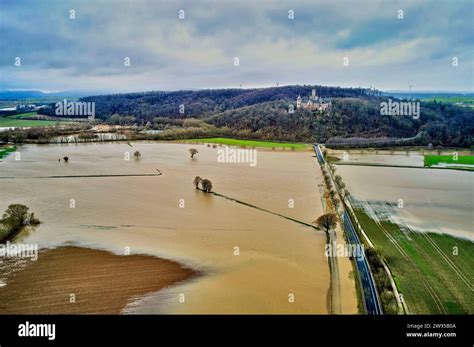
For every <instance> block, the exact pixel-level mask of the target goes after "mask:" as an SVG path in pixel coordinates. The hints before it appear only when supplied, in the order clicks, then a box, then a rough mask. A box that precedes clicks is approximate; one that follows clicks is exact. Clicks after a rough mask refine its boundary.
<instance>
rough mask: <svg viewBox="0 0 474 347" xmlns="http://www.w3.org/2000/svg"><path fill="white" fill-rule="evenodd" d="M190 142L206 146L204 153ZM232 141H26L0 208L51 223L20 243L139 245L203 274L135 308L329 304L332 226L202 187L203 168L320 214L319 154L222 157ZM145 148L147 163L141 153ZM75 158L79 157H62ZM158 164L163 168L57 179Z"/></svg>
mask: <svg viewBox="0 0 474 347" xmlns="http://www.w3.org/2000/svg"><path fill="white" fill-rule="evenodd" d="M190 147H194V148H197V149H198V150H199V154H198V155H197V156H196V158H195V159H190V156H189V153H188V149H189V148H190ZM220 148H221V147H217V148H212V147H211V148H210V147H206V146H205V145H184V144H170V143H152V142H138V143H135V142H134V143H131V144H130V145H129V144H127V143H105V144H103V143H102V144H100V143H91V144H77V145H76V144H69V145H67V144H65V145H45V146H34V145H26V146H22V147H20V148H19V149H18V150H19V153H20V160H16V159H17V157H16V156H15V155H10V156H9V157H7V158H5V159H4V160H3V162H1V163H0V192H1V198H0V211H4V210H5V209H6V207H7V206H8V205H9V204H11V203H22V204H25V205H27V206H29V207H30V209H31V211H33V212H35V214H36V216H37V217H38V218H40V220H41V221H42V224H41V225H40V226H39V227H38V228H36V230H34V231H31V232H25V233H23V234H20V236H19V237H18V238H17V240H16V241H21V242H25V243H37V244H39V245H40V247H42V248H56V247H58V246H64V245H73V246H81V247H89V248H95V249H104V250H108V251H111V252H113V253H116V254H123V253H124V252H126V251H127V250H130V253H131V254H148V255H153V256H158V257H161V258H165V259H170V260H174V261H177V262H179V263H182V264H184V265H185V266H187V267H191V268H194V269H196V270H198V271H199V272H200V274H201V276H199V277H196V278H193V279H192V280H190V281H185V282H183V283H181V284H179V285H177V286H172V287H169V288H167V289H165V290H162V291H160V292H158V293H154V294H152V295H147V296H146V297H143V298H140V299H139V300H136V301H135V302H133V303H132V304H130V305H128V306H127V307H126V308H125V309H124V312H129V313H162V312H163V313H327V293H328V289H329V279H330V276H329V268H328V264H327V259H326V257H325V255H324V244H325V239H326V237H325V234H324V233H323V232H319V231H317V230H314V229H312V228H309V227H306V226H303V225H300V224H297V223H295V222H293V221H289V220H287V219H284V218H282V217H279V216H276V215H273V214H270V213H266V212H263V211H260V210H257V209H254V208H251V207H248V206H244V205H241V204H238V203H236V202H233V201H229V200H226V199H224V198H221V197H218V196H213V195H207V194H204V193H203V192H201V191H197V190H196V189H194V187H193V184H192V182H193V179H194V177H195V176H200V177H203V178H208V179H210V180H211V181H212V183H213V187H214V188H213V190H214V191H216V192H218V193H221V194H224V195H226V196H229V197H232V198H236V199H239V200H242V201H245V202H248V203H251V204H253V205H256V206H259V207H262V208H265V209H268V210H271V211H275V212H278V213H281V214H284V215H287V216H290V217H293V218H296V219H299V220H302V221H305V222H311V221H313V220H315V219H316V218H317V217H318V216H319V215H321V214H322V206H321V198H320V195H319V188H318V184H321V182H322V181H321V173H320V170H319V168H318V167H317V163H316V161H315V158H314V154H313V153H312V152H290V151H288V152H273V151H260V150H259V151H258V156H257V159H258V161H257V165H256V166H255V167H251V166H250V165H249V164H244V163H232V164H231V163H219V162H218V161H217V151H218V150H219V149H220ZM137 150H138V151H140V152H141V159H139V160H135V159H134V158H133V153H134V152H135V151H137ZM127 153H128V154H127ZM127 155H130V157H131V158H130V160H125V159H126V157H127ZM64 156H68V157H69V162H68V163H65V162H64V161H63V160H61V161H58V159H59V158H62V157H64ZM157 169H158V170H159V171H160V172H161V173H162V175H161V176H146V177H139V176H133V177H66V178H47V177H48V176H81V175H94V176H96V175H124V174H153V173H157ZM1 177H11V178H6V179H2V178H1ZM290 199H292V201H291V202H289V201H290ZM291 203H294V206H293V207H291V206H289V205H291ZM72 206H74V207H73V208H71V207H72ZM237 250H238V255H236V251H237ZM40 256H41V255H40ZM7 286H8V283H7ZM291 294H293V295H294V302H289V295H291ZM290 301H291V300H290Z"/></svg>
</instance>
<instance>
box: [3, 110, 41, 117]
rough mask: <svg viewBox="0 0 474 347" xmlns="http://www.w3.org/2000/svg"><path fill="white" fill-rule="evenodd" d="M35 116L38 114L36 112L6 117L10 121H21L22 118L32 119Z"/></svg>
mask: <svg viewBox="0 0 474 347" xmlns="http://www.w3.org/2000/svg"><path fill="white" fill-rule="evenodd" d="M37 114H38V112H36V111H32V112H25V113H19V114H14V115H12V116H8V117H7V118H10V119H22V118H29V117H33V116H36V115H37Z"/></svg>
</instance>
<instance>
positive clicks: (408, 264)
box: [355, 209, 474, 314]
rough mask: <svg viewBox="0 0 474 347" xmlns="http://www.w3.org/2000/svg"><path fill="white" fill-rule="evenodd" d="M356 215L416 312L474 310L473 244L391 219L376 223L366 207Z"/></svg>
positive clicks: (470, 311) (456, 312) (411, 308)
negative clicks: (402, 227) (414, 229)
mask: <svg viewBox="0 0 474 347" xmlns="http://www.w3.org/2000/svg"><path fill="white" fill-rule="evenodd" d="M355 213H356V215H357V218H358V220H359V222H360V223H361V225H362V228H363V229H364V231H365V232H366V234H367V235H368V237H369V238H370V240H371V241H372V242H373V243H374V245H375V247H376V249H377V250H378V251H379V252H380V253H381V254H382V256H383V258H384V259H385V261H386V262H387V265H388V266H389V268H390V270H391V272H392V274H393V276H394V280H395V283H396V284H397V287H398V289H399V291H400V293H401V294H402V295H403V299H404V301H405V303H406V305H407V306H408V310H409V311H410V313H419V314H422V313H429V314H466V313H469V314H473V313H474V301H473V294H472V279H473V278H474V257H472V255H473V254H474V243H473V242H470V241H468V240H464V239H459V238H455V237H452V236H449V235H445V234H437V233H420V232H412V231H409V230H408V231H407V230H404V231H402V230H400V228H399V226H398V225H396V224H393V223H391V222H388V221H382V222H380V223H376V222H375V221H374V220H373V219H371V218H370V217H369V216H368V215H367V214H366V213H365V211H363V210H362V209H356V210H355ZM455 250H457V254H456V251H455Z"/></svg>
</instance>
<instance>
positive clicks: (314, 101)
mask: <svg viewBox="0 0 474 347" xmlns="http://www.w3.org/2000/svg"><path fill="white" fill-rule="evenodd" d="M331 106H332V102H331V99H323V98H321V97H319V96H318V95H317V94H316V88H314V89H313V90H312V91H311V95H310V96H309V97H308V99H307V100H303V99H302V98H301V96H299V95H298V97H297V98H296V108H297V109H298V108H303V109H306V110H315V111H327V110H329V109H330V108H331Z"/></svg>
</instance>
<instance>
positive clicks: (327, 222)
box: [316, 213, 337, 232]
mask: <svg viewBox="0 0 474 347" xmlns="http://www.w3.org/2000/svg"><path fill="white" fill-rule="evenodd" d="M316 224H318V225H319V226H320V227H321V228H323V229H324V230H325V231H326V232H329V230H331V229H333V228H335V227H336V225H337V216H336V214H335V213H326V214H323V215H322V216H319V218H318V219H316Z"/></svg>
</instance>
